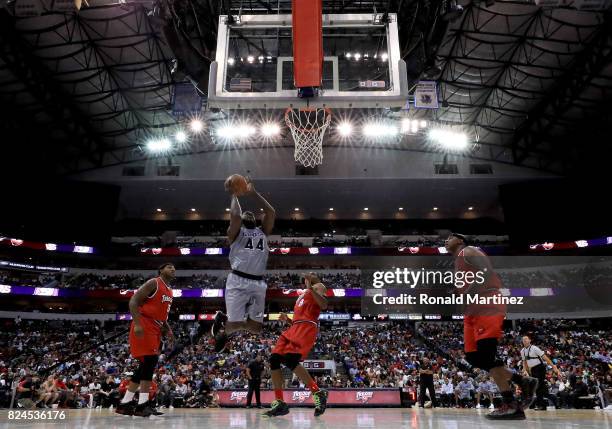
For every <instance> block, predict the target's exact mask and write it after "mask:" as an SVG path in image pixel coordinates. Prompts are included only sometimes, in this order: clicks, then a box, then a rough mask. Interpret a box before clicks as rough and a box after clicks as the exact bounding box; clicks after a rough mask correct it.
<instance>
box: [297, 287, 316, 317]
mask: <svg viewBox="0 0 612 429" xmlns="http://www.w3.org/2000/svg"><path fill="white" fill-rule="evenodd" d="M313 293H316V292H313V291H312V290H310V289H309V290H307V291H306V292H305V293H304V294H302V295H300V297H299V298H298V299H297V301H296V302H295V306H294V307H293V323H295V322H297V321H300V320H301V321H308V322H313V323H316V324H318V323H319V314H321V307H319V304H317V301H315V299H314V297H313V296H312V294H313Z"/></svg>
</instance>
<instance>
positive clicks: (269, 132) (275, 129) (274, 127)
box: [261, 122, 280, 137]
mask: <svg viewBox="0 0 612 429" xmlns="http://www.w3.org/2000/svg"><path fill="white" fill-rule="evenodd" d="M261 133H262V134H263V135H264V136H265V137H273V136H277V135H279V134H280V126H279V125H278V124H275V123H274V122H266V123H265V124H263V125H262V126H261Z"/></svg>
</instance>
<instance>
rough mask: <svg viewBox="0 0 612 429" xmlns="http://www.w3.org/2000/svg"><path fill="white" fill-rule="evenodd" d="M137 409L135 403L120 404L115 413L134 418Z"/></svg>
mask: <svg viewBox="0 0 612 429" xmlns="http://www.w3.org/2000/svg"><path fill="white" fill-rule="evenodd" d="M135 407H136V404H135V403H134V401H132V402H127V403H125V404H124V403H120V404H119V405H117V408H116V409H115V412H116V413H117V414H123V415H124V416H133V415H134V408H135Z"/></svg>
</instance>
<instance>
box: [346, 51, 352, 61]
mask: <svg viewBox="0 0 612 429" xmlns="http://www.w3.org/2000/svg"><path fill="white" fill-rule="evenodd" d="M344 56H345V57H346V59H347V60H350V59H351V57H352V56H353V55H351V53H350V52H347V53H346V55H344Z"/></svg>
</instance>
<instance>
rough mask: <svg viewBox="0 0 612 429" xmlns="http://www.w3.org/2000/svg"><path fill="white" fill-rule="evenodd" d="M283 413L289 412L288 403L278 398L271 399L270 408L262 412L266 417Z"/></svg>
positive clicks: (282, 414)
mask: <svg viewBox="0 0 612 429" xmlns="http://www.w3.org/2000/svg"><path fill="white" fill-rule="evenodd" d="M285 414H289V405H287V403H286V402H285V401H281V400H280V399H275V400H274V401H272V405H271V408H270V409H269V410H268V411H266V412H265V413H263V415H264V416H268V417H277V416H284V415H285Z"/></svg>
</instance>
